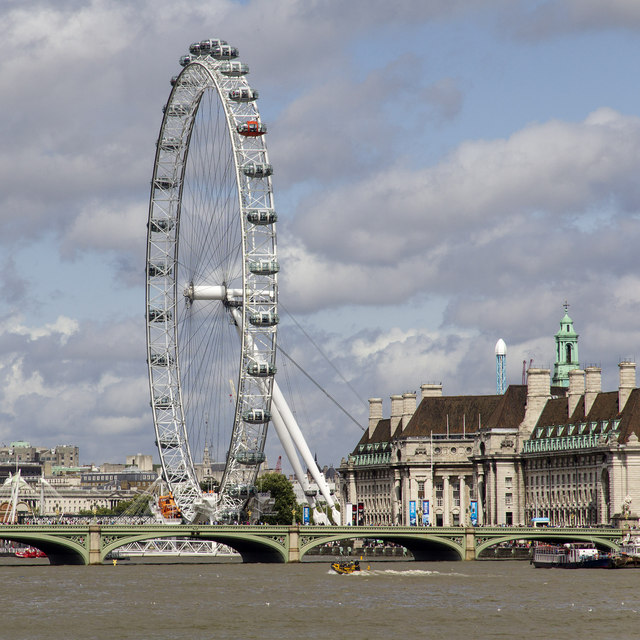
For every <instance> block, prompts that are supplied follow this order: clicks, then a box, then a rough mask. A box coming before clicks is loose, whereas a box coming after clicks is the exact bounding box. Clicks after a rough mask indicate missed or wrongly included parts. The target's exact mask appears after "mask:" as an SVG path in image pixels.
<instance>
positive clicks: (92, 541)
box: [89, 524, 102, 565]
mask: <svg viewBox="0 0 640 640" xmlns="http://www.w3.org/2000/svg"><path fill="white" fill-rule="evenodd" d="M101 542H102V535H101V533H100V525H97V524H90V525H89V564H90V565H92V564H94V565H95V564H102V558H101V557H100V551H101V550H102V545H101Z"/></svg>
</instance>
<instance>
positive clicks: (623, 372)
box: [618, 360, 636, 413]
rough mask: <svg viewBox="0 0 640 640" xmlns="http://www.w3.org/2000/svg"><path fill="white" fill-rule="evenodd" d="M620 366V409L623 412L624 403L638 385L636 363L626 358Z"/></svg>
mask: <svg viewBox="0 0 640 640" xmlns="http://www.w3.org/2000/svg"><path fill="white" fill-rule="evenodd" d="M618 366H619V367H620V387H619V388H618V411H619V412H620V413H622V410H623V409H624V405H625V404H627V400H628V399H629V396H630V395H631V392H632V391H633V389H635V386H636V363H635V362H630V361H628V360H625V361H624V362H621V363H620V364H618Z"/></svg>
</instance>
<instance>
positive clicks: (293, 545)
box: [287, 526, 300, 562]
mask: <svg viewBox="0 0 640 640" xmlns="http://www.w3.org/2000/svg"><path fill="white" fill-rule="evenodd" d="M287 562H300V527H299V526H293V527H289V554H288V558H287Z"/></svg>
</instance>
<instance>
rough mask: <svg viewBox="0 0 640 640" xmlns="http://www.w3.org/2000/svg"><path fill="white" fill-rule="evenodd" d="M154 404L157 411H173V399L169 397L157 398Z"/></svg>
mask: <svg viewBox="0 0 640 640" xmlns="http://www.w3.org/2000/svg"><path fill="white" fill-rule="evenodd" d="M153 404H154V405H155V406H156V409H171V398H170V397H169V396H162V398H155V399H154V401H153Z"/></svg>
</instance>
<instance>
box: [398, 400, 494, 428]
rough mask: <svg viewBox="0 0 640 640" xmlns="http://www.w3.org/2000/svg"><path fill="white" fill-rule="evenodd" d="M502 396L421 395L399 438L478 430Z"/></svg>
mask: <svg viewBox="0 0 640 640" xmlns="http://www.w3.org/2000/svg"><path fill="white" fill-rule="evenodd" d="M502 398H503V396H501V395H490V396H436V397H427V398H422V400H421V402H420V404H419V405H418V408H417V409H416V412H415V413H414V414H413V416H412V417H411V419H410V420H409V423H408V424H407V426H406V427H405V429H404V430H403V431H402V433H400V434H399V437H401V438H405V437H415V436H423V437H424V436H429V435H430V434H432V433H433V434H434V435H435V434H446V433H447V431H448V432H449V433H463V432H466V433H475V432H476V431H478V429H479V428H483V426H484V424H483V423H484V422H485V421H487V420H489V418H490V417H491V415H492V414H493V412H494V411H495V409H496V407H497V406H498V405H499V404H500V401H501V400H502Z"/></svg>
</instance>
